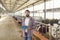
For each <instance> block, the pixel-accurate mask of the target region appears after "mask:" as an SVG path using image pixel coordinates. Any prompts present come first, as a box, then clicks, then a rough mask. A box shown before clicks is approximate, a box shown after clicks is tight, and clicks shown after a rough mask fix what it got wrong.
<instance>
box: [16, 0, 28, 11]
mask: <svg viewBox="0 0 60 40" xmlns="http://www.w3.org/2000/svg"><path fill="white" fill-rule="evenodd" d="M28 1H29V0H27V1H26V2H24V3H23V4H21V6H23V5H24V4H25V3H27V2H28ZM21 6H19V7H18V8H20V7H21ZM18 8H17V9H18ZM17 9H16V10H17Z"/></svg>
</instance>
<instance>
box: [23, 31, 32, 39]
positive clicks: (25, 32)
mask: <svg viewBox="0 0 60 40" xmlns="http://www.w3.org/2000/svg"><path fill="white" fill-rule="evenodd" d="M25 36H26V37H24V38H23V40H32V37H27V33H26V32H25Z"/></svg>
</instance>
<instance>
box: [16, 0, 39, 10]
mask: <svg viewBox="0 0 60 40" xmlns="http://www.w3.org/2000/svg"><path fill="white" fill-rule="evenodd" d="M37 2H40V0H38V1H36V2H34V3H32V4H30V5H33V4H35V3H37ZM30 5H27V6H30ZM27 6H26V7H27ZM26 7H24V8H26ZM24 8H22V9H24ZM22 9H19V10H16V11H20V10H22Z"/></svg>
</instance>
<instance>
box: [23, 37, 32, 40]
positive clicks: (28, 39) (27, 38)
mask: <svg viewBox="0 0 60 40" xmlns="http://www.w3.org/2000/svg"><path fill="white" fill-rule="evenodd" d="M23 40H32V37H24V38H23Z"/></svg>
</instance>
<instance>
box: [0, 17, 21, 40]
mask: <svg viewBox="0 0 60 40" xmlns="http://www.w3.org/2000/svg"><path fill="white" fill-rule="evenodd" d="M18 29H19V25H18V24H17V23H16V22H15V20H14V19H13V18H12V17H10V16H5V17H2V18H1V19H0V40H22V37H21V35H22V32H18V31H19V30H18Z"/></svg>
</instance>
